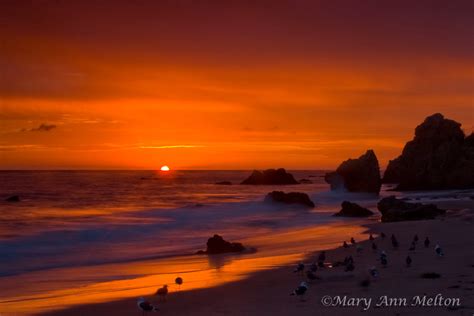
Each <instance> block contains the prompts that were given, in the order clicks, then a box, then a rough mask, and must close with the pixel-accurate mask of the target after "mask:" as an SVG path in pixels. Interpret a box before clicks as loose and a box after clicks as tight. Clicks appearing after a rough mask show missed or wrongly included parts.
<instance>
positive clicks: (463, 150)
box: [383, 113, 474, 190]
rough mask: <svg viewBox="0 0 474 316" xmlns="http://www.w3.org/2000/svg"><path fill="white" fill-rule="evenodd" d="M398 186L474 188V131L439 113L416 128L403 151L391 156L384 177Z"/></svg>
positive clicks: (398, 187) (399, 188) (405, 187)
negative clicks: (392, 158)
mask: <svg viewBox="0 0 474 316" xmlns="http://www.w3.org/2000/svg"><path fill="white" fill-rule="evenodd" d="M383 181H384V182H385V183H398V186H397V187H396V189H397V190H442V189H467V188H474V135H473V134H472V133H471V135H469V136H467V137H465V135H464V132H463V131H462V129H461V124H460V123H458V122H456V121H453V120H450V119H446V118H444V116H443V115H442V114H439V113H436V114H434V115H431V116H429V117H427V118H426V119H425V121H424V122H423V123H422V124H420V125H418V126H417V127H416V129H415V137H414V138H413V140H411V141H409V142H408V143H406V145H405V147H404V148H403V151H402V154H401V155H400V156H399V157H398V158H395V159H394V160H391V161H390V162H389V164H388V166H387V169H386V170H385V174H384V177H383Z"/></svg>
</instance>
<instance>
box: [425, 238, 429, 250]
mask: <svg viewBox="0 0 474 316" xmlns="http://www.w3.org/2000/svg"><path fill="white" fill-rule="evenodd" d="M429 246H430V239H429V238H428V237H426V239H425V247H426V248H428V247H429Z"/></svg>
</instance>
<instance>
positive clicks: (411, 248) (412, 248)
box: [408, 241, 416, 251]
mask: <svg viewBox="0 0 474 316" xmlns="http://www.w3.org/2000/svg"><path fill="white" fill-rule="evenodd" d="M415 248H416V244H415V241H412V242H411V246H410V248H409V249H408V250H410V251H414V250H415Z"/></svg>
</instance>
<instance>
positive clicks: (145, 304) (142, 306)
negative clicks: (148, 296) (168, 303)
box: [137, 297, 159, 315]
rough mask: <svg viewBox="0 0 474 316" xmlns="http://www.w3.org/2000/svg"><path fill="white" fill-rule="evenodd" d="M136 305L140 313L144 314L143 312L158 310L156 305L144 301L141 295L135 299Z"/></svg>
mask: <svg viewBox="0 0 474 316" xmlns="http://www.w3.org/2000/svg"><path fill="white" fill-rule="evenodd" d="M137 306H138V308H139V309H141V311H142V315H145V312H157V311H159V309H158V307H156V306H153V305H152V304H151V303H150V302H148V301H146V300H145V299H144V298H143V297H140V298H139V299H138V301H137Z"/></svg>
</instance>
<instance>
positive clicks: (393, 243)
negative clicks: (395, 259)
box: [391, 234, 399, 248]
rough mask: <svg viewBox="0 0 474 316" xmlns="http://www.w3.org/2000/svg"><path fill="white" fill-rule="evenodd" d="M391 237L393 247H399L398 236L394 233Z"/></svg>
mask: <svg viewBox="0 0 474 316" xmlns="http://www.w3.org/2000/svg"><path fill="white" fill-rule="evenodd" d="M391 239H392V246H393V248H398V245H399V244H398V240H397V238H396V237H395V235H393V234H392V237H391Z"/></svg>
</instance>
